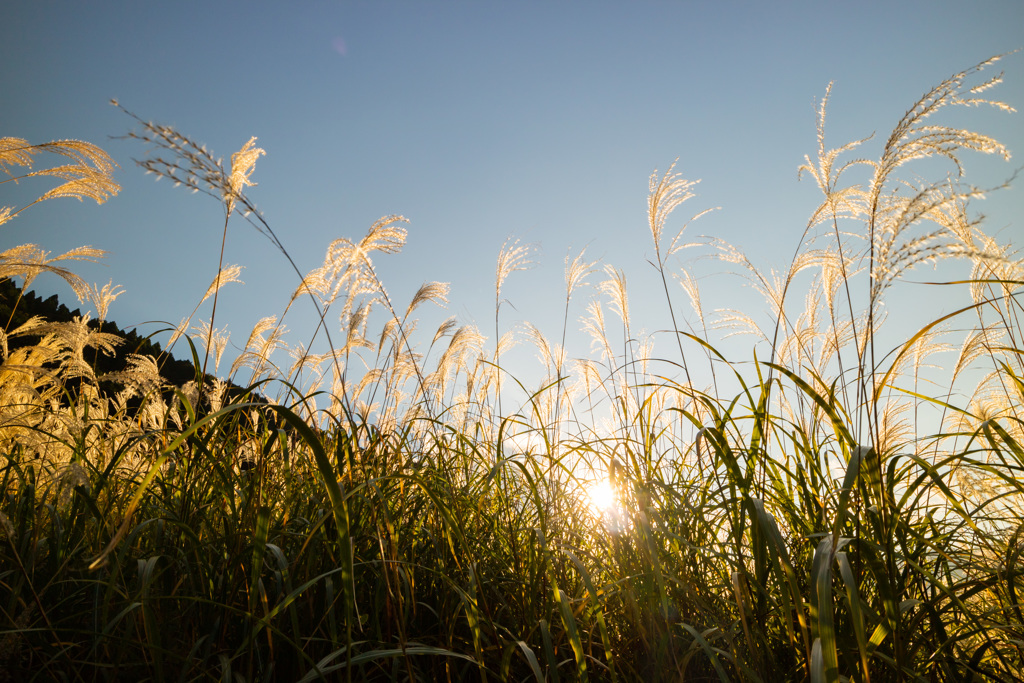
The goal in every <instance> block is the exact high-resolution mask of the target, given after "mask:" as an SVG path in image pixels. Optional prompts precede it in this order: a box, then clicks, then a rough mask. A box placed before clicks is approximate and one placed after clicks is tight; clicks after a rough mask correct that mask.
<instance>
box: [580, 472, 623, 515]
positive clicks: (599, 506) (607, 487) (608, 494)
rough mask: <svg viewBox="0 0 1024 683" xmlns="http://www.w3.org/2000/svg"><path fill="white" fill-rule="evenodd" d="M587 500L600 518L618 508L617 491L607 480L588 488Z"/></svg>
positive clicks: (598, 481)
mask: <svg viewBox="0 0 1024 683" xmlns="http://www.w3.org/2000/svg"><path fill="white" fill-rule="evenodd" d="M586 491H587V499H588V502H589V504H590V508H591V509H592V510H593V511H594V513H595V514H597V515H598V516H601V515H604V514H605V513H608V512H611V511H613V510H614V509H615V508H617V507H618V501H617V500H616V495H615V489H613V488H612V485H611V483H610V482H609V481H608V480H607V479H598V480H597V481H594V482H591V483H590V484H589V485H588V486H587V489H586Z"/></svg>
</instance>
